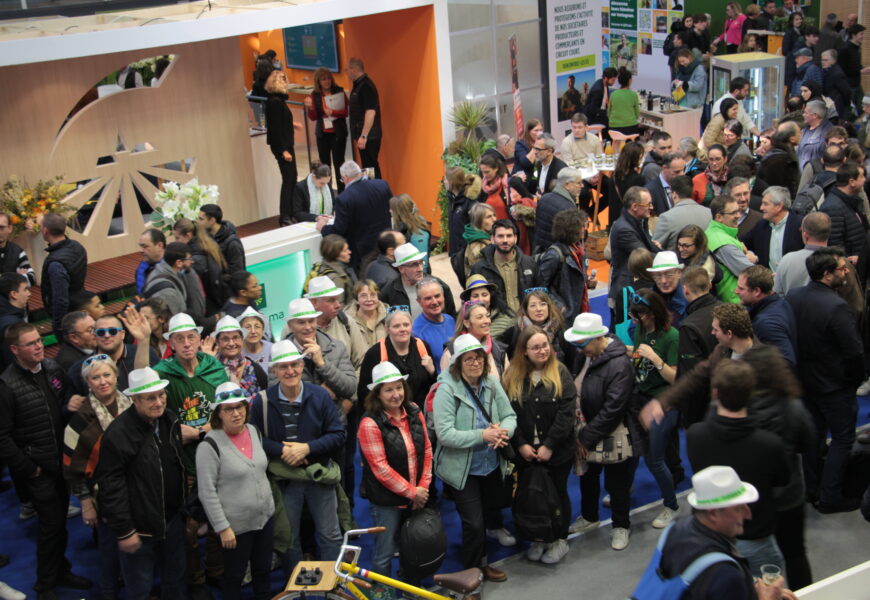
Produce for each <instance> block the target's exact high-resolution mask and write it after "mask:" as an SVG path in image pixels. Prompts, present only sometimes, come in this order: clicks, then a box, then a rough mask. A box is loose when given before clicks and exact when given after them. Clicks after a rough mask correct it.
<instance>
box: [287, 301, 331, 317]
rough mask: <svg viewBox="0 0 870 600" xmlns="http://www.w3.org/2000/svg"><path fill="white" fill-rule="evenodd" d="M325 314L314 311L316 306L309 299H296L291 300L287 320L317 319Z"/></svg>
mask: <svg viewBox="0 0 870 600" xmlns="http://www.w3.org/2000/svg"><path fill="white" fill-rule="evenodd" d="M322 314H323V313H322V312H320V311H319V310H314V305H313V304H311V300H309V299H308V298H296V300H291V301H290V304H289V305H288V306H287V320H288V321H292V320H293V319H316V318H317V317H319V316H320V315H322Z"/></svg>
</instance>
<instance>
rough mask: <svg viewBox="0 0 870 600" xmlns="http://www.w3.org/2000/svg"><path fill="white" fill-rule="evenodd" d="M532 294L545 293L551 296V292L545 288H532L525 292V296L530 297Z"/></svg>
mask: <svg viewBox="0 0 870 600" xmlns="http://www.w3.org/2000/svg"><path fill="white" fill-rule="evenodd" d="M532 292H543V293H545V294H549V293H550V290H548V289H547V288H545V287H530V288H526V289H524V290H523V296H528V295H529V294H531V293H532Z"/></svg>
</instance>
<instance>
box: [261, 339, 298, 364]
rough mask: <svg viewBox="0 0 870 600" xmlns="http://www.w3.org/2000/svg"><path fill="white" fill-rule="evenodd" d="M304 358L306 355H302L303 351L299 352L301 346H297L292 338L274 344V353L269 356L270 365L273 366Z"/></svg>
mask: <svg viewBox="0 0 870 600" xmlns="http://www.w3.org/2000/svg"><path fill="white" fill-rule="evenodd" d="M303 358H305V357H304V356H302V353H301V352H299V348H297V347H296V344H294V343H293V342H291V341H290V340H280V341H278V342H275V343H274V344H272V353H271V355H270V356H269V366H270V367H271V366H272V365H277V364H279V363H287V362H296V361H297V360H302V359H303Z"/></svg>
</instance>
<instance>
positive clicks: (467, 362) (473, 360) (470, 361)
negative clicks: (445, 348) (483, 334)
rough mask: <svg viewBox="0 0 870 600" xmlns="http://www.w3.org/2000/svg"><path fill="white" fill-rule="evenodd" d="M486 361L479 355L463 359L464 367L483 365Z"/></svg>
mask: <svg viewBox="0 0 870 600" xmlns="http://www.w3.org/2000/svg"><path fill="white" fill-rule="evenodd" d="M484 360H486V359H485V358H484V357H483V356H478V355H477V354H472V355H471V356H466V357H465V358H463V359H462V364H463V365H475V364H483V361H484Z"/></svg>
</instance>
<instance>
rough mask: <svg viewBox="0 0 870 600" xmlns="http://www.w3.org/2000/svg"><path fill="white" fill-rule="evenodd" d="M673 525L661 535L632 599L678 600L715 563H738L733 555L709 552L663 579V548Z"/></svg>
mask: <svg viewBox="0 0 870 600" xmlns="http://www.w3.org/2000/svg"><path fill="white" fill-rule="evenodd" d="M672 527H673V524H671V525H669V526H668V528H667V529H665V530H664V532H662V535H661V536H659V541H658V543H657V544H656V549H655V552H653V555H652V558H651V559H650V561H649V564H648V565H647V566H646V570H645V571H644V572H643V576H642V577H641V578H640V582H639V583H638V584H637V587H636V588H635V589H634V592H633V593H632V595H631V599H630V600H677V599H678V598H682V597H683V596H684V595H685V594H686V591H688V589H689V586H691V585H692V583H693V582H694V581H695V579H697V578H698V576H699V575H700V574H701V573H703V572H704V571H706V570H707V569H709V568H710V567H712V566H713V565H715V564H717V563H720V562H732V563H734V564H735V565H736V564H737V561H736V560H734V558H733V557H731V556H728V555H727V554H725V553H724V552H708V553H707V554H702V555H701V556H699V557H698V558H696V559H695V560H693V561H692V563H691V564H690V565H689V566H688V567H686V569H685V570H684V571H683V572H682V573H680V574H679V575H677V576H675V577H671V578H670V579H662V575H661V571H660V570H659V567H660V565H661V561H662V550H663V549H664V547H665V542H666V541H667V539H668V534H669V533H670V531H671V528H672Z"/></svg>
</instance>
